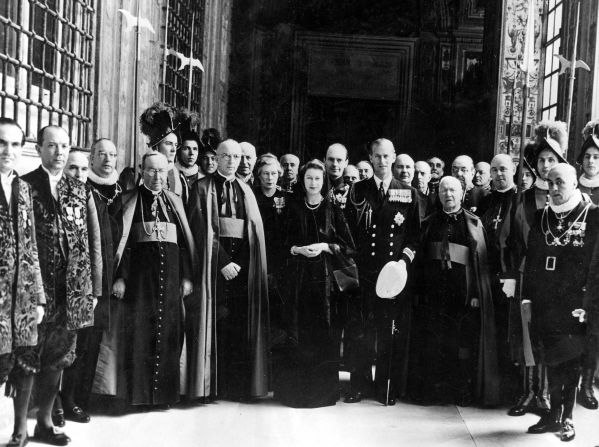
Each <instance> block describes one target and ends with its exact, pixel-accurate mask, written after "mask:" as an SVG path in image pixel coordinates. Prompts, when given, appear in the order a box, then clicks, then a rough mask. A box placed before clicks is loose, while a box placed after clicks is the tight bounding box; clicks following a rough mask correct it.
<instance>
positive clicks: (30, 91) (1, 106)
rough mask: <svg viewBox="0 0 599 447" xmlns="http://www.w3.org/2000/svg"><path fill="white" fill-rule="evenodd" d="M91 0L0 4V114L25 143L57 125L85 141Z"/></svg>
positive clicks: (90, 62) (90, 82)
mask: <svg viewBox="0 0 599 447" xmlns="http://www.w3.org/2000/svg"><path fill="white" fill-rule="evenodd" d="M95 2H96V0H2V1H0V115H2V116H5V117H11V118H15V119H16V120H17V121H18V122H19V124H21V125H22V126H23V127H24V130H25V134H26V136H27V139H28V140H29V141H34V140H35V135H36V133H37V130H38V129H39V128H41V127H43V126H45V125H47V124H57V125H59V126H62V127H64V128H65V129H67V130H68V132H69V134H70V135H71V141H72V144H73V146H74V147H86V146H88V145H89V144H90V139H91V129H90V127H91V122H92V120H91V113H92V109H93V108H92V95H93V92H92V85H93V60H94V59H93V58H94V29H95V28H94V27H95V25H94V24H95V15H96V10H95Z"/></svg>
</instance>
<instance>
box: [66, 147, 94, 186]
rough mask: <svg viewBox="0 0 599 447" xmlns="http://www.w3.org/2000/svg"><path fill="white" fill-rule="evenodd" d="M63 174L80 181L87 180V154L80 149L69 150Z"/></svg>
mask: <svg viewBox="0 0 599 447" xmlns="http://www.w3.org/2000/svg"><path fill="white" fill-rule="evenodd" d="M65 174H67V175H68V176H69V177H72V178H74V179H76V180H79V181H80V182H83V183H85V182H87V176H88V175H89V160H88V158H87V155H85V154H84V153H83V152H80V151H74V152H71V153H70V154H69V157H68V158H67V167H66V169H65Z"/></svg>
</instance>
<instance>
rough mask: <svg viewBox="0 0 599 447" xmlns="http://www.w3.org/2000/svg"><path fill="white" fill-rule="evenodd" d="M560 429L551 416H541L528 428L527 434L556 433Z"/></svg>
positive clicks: (560, 425)
mask: <svg viewBox="0 0 599 447" xmlns="http://www.w3.org/2000/svg"><path fill="white" fill-rule="evenodd" d="M561 429H562V424H560V423H559V422H558V421H557V420H556V419H555V418H554V417H553V416H551V415H549V416H543V417H542V418H541V419H539V422H537V423H536V424H534V425H531V426H530V427H528V433H532V434H540V433H557V432H558V431H560V430H561Z"/></svg>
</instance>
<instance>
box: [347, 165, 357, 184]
mask: <svg viewBox="0 0 599 447" xmlns="http://www.w3.org/2000/svg"><path fill="white" fill-rule="evenodd" d="M359 179H360V173H359V172H358V168H356V167H355V166H354V165H347V168H345V169H344V170H343V182H344V183H345V184H347V185H350V186H351V185H353V184H354V183H356V182H357V181H358V180H359Z"/></svg>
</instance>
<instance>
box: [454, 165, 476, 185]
mask: <svg viewBox="0 0 599 447" xmlns="http://www.w3.org/2000/svg"><path fill="white" fill-rule="evenodd" d="M451 175H453V176H454V177H455V178H457V179H458V180H459V181H460V183H461V184H462V188H464V189H466V188H468V187H469V186H470V185H472V178H473V177H474V166H472V164H471V163H470V162H469V161H468V160H465V159H463V158H461V157H458V158H456V159H455V160H454V162H453V164H452V165H451Z"/></svg>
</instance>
